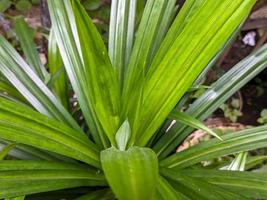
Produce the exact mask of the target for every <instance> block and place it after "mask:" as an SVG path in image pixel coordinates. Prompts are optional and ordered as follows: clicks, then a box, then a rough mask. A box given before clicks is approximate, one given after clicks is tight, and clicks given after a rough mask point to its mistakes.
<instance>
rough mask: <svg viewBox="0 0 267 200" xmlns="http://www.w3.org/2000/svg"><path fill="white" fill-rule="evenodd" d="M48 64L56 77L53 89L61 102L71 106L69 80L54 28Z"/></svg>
mask: <svg viewBox="0 0 267 200" xmlns="http://www.w3.org/2000/svg"><path fill="white" fill-rule="evenodd" d="M48 66H49V72H50V73H51V76H52V77H54V76H56V77H55V80H54V81H53V83H52V88H53V91H54V92H55V93H56V95H57V96H58V98H59V99H60V101H61V103H62V104H63V105H64V107H65V108H66V109H68V108H69V94H68V82H67V77H66V72H65V70H64V66H63V61H62V58H61V56H60V53H59V49H58V46H57V42H56V38H55V34H54V31H53V28H52V29H51V30H50V34H49V44H48Z"/></svg>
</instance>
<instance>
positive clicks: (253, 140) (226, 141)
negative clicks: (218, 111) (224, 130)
mask: <svg viewBox="0 0 267 200" xmlns="http://www.w3.org/2000/svg"><path fill="white" fill-rule="evenodd" d="M266 133H267V126H260V127H257V128H251V129H247V130H243V131H239V132H236V133H228V134H226V135H224V136H222V139H223V141H218V140H214V139H212V140H209V141H206V142H202V143H200V144H198V145H196V146H193V147H191V148H189V149H186V150H184V151H182V152H179V153H176V154H173V155H171V156H169V157H167V158H166V159H164V160H162V161H161V162H160V165H161V166H164V167H168V168H176V169H182V168H186V167H189V166H192V165H194V164H196V163H199V162H200V161H205V160H210V159H213V158H217V157H220V156H224V155H229V154H235V153H238V152H242V151H249V150H253V149H258V148H263V147H266V146H267V145H266V140H267V135H266Z"/></svg>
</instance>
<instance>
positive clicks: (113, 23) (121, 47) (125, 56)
mask: <svg viewBox="0 0 267 200" xmlns="http://www.w3.org/2000/svg"><path fill="white" fill-rule="evenodd" d="M135 14H136V0H114V1H112V5H111V17H110V27H109V28H110V30H109V57H110V59H111V62H112V64H113V67H114V68H115V70H116V72H117V76H118V80H119V82H120V83H121V87H122V84H123V80H124V74H125V69H126V66H127V64H128V63H129V58H130V55H131V51H132V45H133V41H134V27H135Z"/></svg>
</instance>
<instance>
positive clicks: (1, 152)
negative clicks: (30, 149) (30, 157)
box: [0, 144, 16, 161]
mask: <svg viewBox="0 0 267 200" xmlns="http://www.w3.org/2000/svg"><path fill="white" fill-rule="evenodd" d="M15 146H16V144H10V145H7V146H6V147H4V148H3V149H2V150H0V161H1V160H4V158H5V157H6V156H7V155H8V153H9V152H10V151H11V150H12V149H13V148H14V147H15Z"/></svg>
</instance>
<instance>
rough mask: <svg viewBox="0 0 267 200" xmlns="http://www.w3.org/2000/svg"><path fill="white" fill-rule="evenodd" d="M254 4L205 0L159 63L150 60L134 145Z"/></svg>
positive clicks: (161, 118) (149, 131) (143, 138)
mask: <svg viewBox="0 0 267 200" xmlns="http://www.w3.org/2000/svg"><path fill="white" fill-rule="evenodd" d="M254 3H255V0H245V1H243V0H238V1H215V0H214V1H213V0H212V1H211V0H210V1H205V3H203V5H202V6H201V7H200V8H199V9H198V11H197V12H196V13H195V14H194V15H193V16H192V18H191V19H190V22H189V23H188V24H187V25H186V26H185V28H184V30H183V31H182V33H181V34H180V35H179V36H178V38H177V39H176V40H175V42H174V44H173V46H172V47H171V48H170V49H169V50H168V52H165V53H166V54H165V57H164V58H163V59H162V60H161V62H160V63H157V62H155V63H152V65H151V68H150V69H149V71H148V73H147V76H146V84H145V88H144V104H143V107H144V108H145V109H144V110H143V114H142V119H143V120H141V122H142V123H140V127H139V129H138V131H139V135H140V138H139V140H138V141H137V144H138V145H141V146H143V145H146V144H147V143H148V141H149V140H150V139H151V137H152V136H153V134H154V133H155V131H156V130H157V129H158V128H159V127H160V125H161V124H162V123H163V121H164V120H165V118H166V116H167V115H168V114H169V113H170V112H171V110H172V109H173V108H174V107H175V105H176V103H177V102H178V101H179V99H180V98H181V97H182V96H183V95H184V93H185V92H186V91H187V90H188V88H189V87H190V86H191V85H192V83H193V82H194V80H195V79H196V78H197V77H198V75H199V74H200V73H201V71H202V70H203V69H204V67H205V66H206V65H207V64H208V63H209V61H210V60H211V59H212V58H213V57H214V55H216V53H217V52H218V51H219V50H220V48H221V47H222V46H223V45H224V44H225V42H226V41H227V39H228V38H229V37H230V36H231V35H232V33H233V32H234V31H235V30H236V28H237V27H238V26H239V24H240V23H241V22H242V21H243V20H244V18H245V17H246V16H247V15H248V13H249V11H250V9H251V8H252V6H253V5H254ZM207 13H208V14H207ZM196 47H197V48H196ZM174 57H175V59H174ZM166 80H168V81H166Z"/></svg>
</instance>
